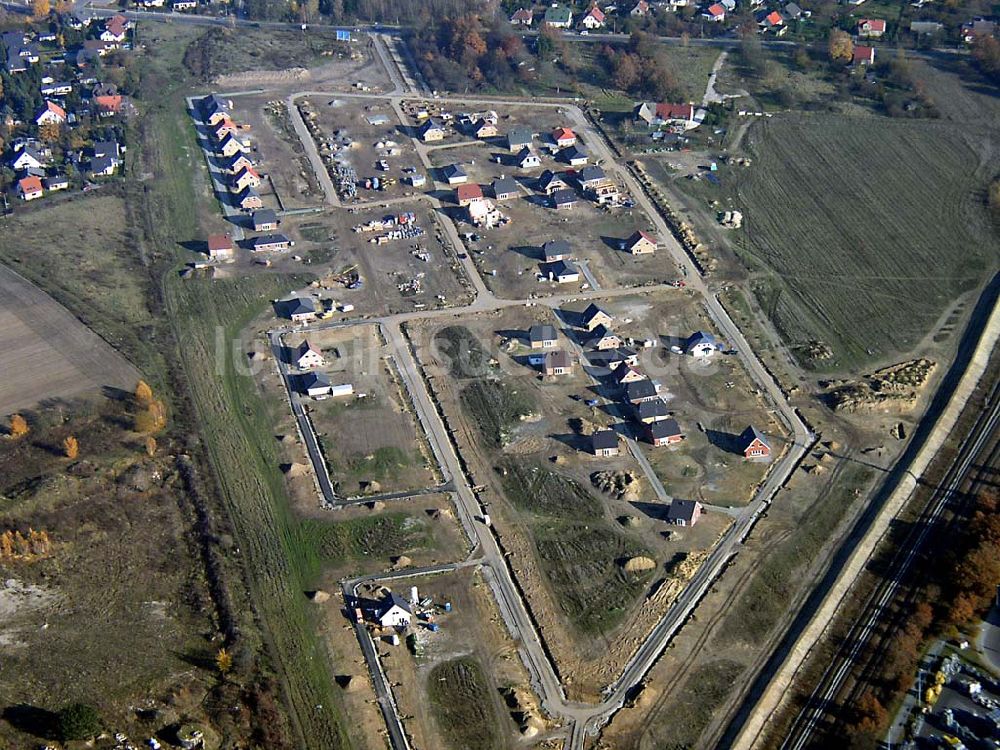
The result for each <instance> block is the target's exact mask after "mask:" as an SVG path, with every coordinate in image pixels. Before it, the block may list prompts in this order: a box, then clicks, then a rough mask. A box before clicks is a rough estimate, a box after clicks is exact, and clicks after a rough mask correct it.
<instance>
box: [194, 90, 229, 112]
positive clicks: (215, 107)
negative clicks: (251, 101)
mask: <svg viewBox="0 0 1000 750" xmlns="http://www.w3.org/2000/svg"><path fill="white" fill-rule="evenodd" d="M199 106H200V107H201V109H202V111H203V112H207V113H209V114H211V113H213V112H228V111H229V102H227V101H226V100H225V99H223V98H222V97H221V96H218V95H217V94H209V95H208V96H206V97H203V98H202V100H201V101H200V102H199Z"/></svg>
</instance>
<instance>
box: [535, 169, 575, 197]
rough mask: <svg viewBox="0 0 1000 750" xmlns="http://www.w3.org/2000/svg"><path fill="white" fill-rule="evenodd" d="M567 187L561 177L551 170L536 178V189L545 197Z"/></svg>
mask: <svg viewBox="0 0 1000 750" xmlns="http://www.w3.org/2000/svg"><path fill="white" fill-rule="evenodd" d="M568 187H569V185H567V184H566V180H564V179H563V176H562V175H561V174H559V173H557V172H553V171H552V170H551V169H546V170H545V171H544V172H542V176H541V177H539V178H538V189H539V190H540V191H541V192H543V193H545V194H546V195H552V194H553V193H554V192H555V191H556V190H565V189H566V188H568Z"/></svg>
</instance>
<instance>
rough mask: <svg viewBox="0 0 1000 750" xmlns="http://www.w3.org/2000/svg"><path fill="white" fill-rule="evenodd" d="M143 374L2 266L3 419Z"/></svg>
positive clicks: (129, 385) (131, 383) (128, 385)
mask: <svg viewBox="0 0 1000 750" xmlns="http://www.w3.org/2000/svg"><path fill="white" fill-rule="evenodd" d="M139 377H140V376H139V372H138V370H136V369H135V368H134V367H133V366H132V365H131V364H130V363H129V362H128V361H127V360H126V359H125V358H124V357H122V356H121V355H120V354H118V353H117V352H116V351H115V350H114V349H112V348H111V347H110V346H109V345H108V344H107V343H106V342H105V341H104V340H103V339H101V338H100V337H99V336H97V334H95V333H94V332H93V331H91V330H90V329H89V328H87V327H86V326H84V325H83V324H82V323H81V322H80V321H79V320H77V319H76V318H74V317H73V315H72V314H71V313H70V312H69V311H68V310H67V309H66V308H64V307H63V306H62V305H60V304H59V303H57V302H56V301H55V300H53V299H52V298H51V297H49V296H48V295H47V294H45V292H43V291H42V290H41V289H39V288H38V287H36V286H35V285H34V284H32V283H31V282H29V281H27V280H26V279H24V278H23V277H21V276H19V275H18V274H17V273H15V272H14V271H12V270H10V269H9V268H7V267H5V266H0V415H5V414H10V413H11V412H14V411H16V410H18V409H24V408H27V407H30V406H32V405H34V404H36V403H38V402H39V401H42V400H44V399H52V398H62V399H65V398H70V397H73V396H77V395H80V394H82V393H85V392H87V391H92V390H94V389H97V388H100V387H102V386H111V387H114V388H122V389H126V390H129V391H131V390H132V389H133V388H134V387H135V383H136V381H137V380H138V379H139Z"/></svg>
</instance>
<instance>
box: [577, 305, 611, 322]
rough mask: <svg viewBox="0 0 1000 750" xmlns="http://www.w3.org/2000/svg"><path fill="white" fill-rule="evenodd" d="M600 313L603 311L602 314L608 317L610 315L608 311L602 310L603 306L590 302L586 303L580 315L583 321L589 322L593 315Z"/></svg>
mask: <svg viewBox="0 0 1000 750" xmlns="http://www.w3.org/2000/svg"><path fill="white" fill-rule="evenodd" d="M601 313H603V314H604V315H607V316H608V317H609V318H610V317H611V315H610V313H608V311H607V310H604V309H603V308H601V307H599V306H598V305H596V304H594V303H593V302H591V303H590V304H589V305H587V309H586V310H584V311H583V312H582V313H581V315H582V316H583V320H584V321H585V322H590V321H591V320H593V319H594V318H595V317H597V316H598V315H600V314H601Z"/></svg>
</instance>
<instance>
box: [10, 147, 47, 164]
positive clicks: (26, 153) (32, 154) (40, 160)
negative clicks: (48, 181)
mask: <svg viewBox="0 0 1000 750" xmlns="http://www.w3.org/2000/svg"><path fill="white" fill-rule="evenodd" d="M25 158H27V159H30V160H33V161H34V162H35V163H36V164H38V165H39V166H41V165H42V164H44V163H45V157H43V156H42V155H41V154H40V153H38V151H37V150H35V149H33V148H32V147H31V146H26V147H24V148H23V149H21V150H20V151H18V152H17V153H16V154H14V156H13V158H12V159H11V160H10V163H11V165H14V164H16V163H17V161H18V160H19V159H25Z"/></svg>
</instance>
